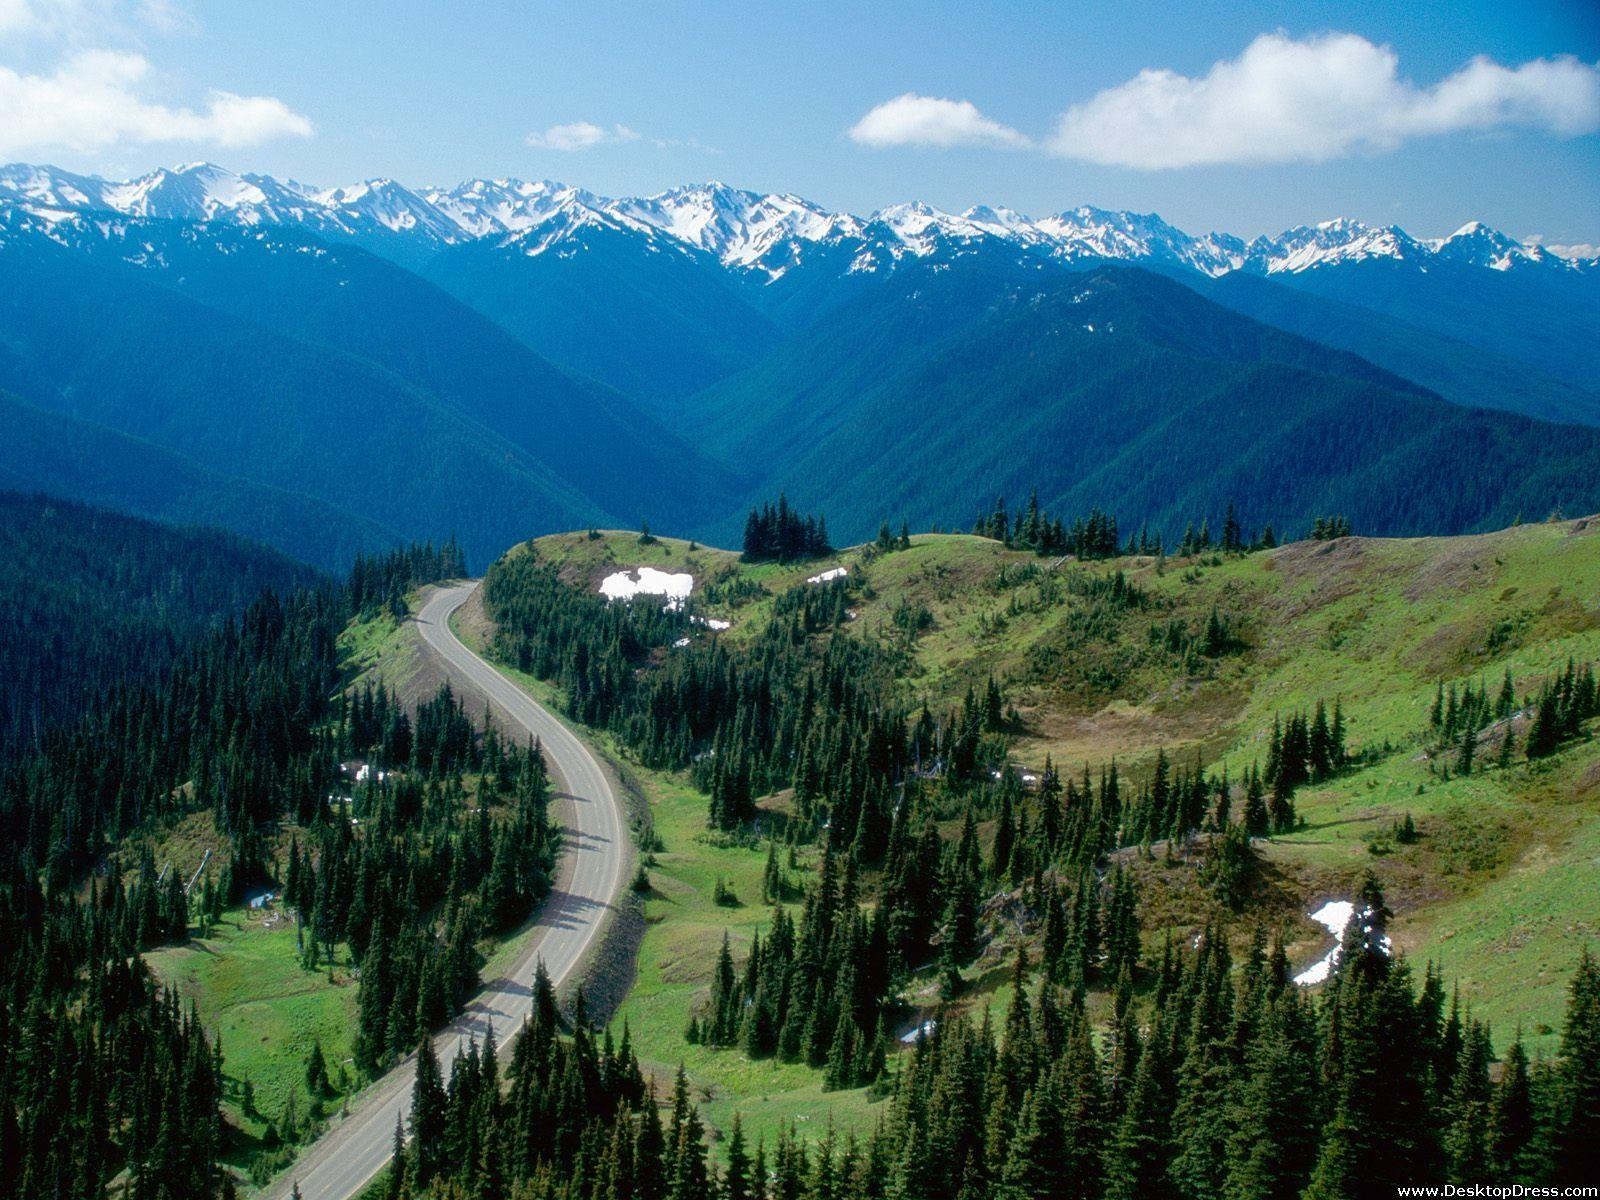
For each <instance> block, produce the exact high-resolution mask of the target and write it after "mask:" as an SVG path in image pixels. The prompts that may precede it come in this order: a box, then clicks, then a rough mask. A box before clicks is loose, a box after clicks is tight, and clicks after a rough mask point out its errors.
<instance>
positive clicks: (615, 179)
mask: <svg viewBox="0 0 1600 1200" xmlns="http://www.w3.org/2000/svg"><path fill="white" fill-rule="evenodd" d="M1402 9H1403V10H1405V11H1401V10H1402ZM1478 56H1485V57H1486V59H1487V60H1488V61H1487V62H1483V63H1479V64H1478V66H1477V67H1472V66H1470V65H1469V64H1470V63H1471V62H1472V61H1473V60H1474V59H1475V58H1477V57H1478ZM1560 56H1571V57H1570V58H1566V59H1562V58H1561V57H1560ZM1219 63H1221V64H1224V65H1223V66H1222V67H1221V68H1220V69H1217V71H1216V73H1214V68H1216V64H1219ZM1597 63H1600V5H1596V4H1594V3H1592V2H1590V0H1550V2H1532V3H1523V4H1518V5H1512V4H1509V3H1474V2H1470V0H1469V2H1455V3H1427V4H1414V5H1406V6H1399V5H1394V4H1392V3H1390V4H1380V3H1357V2H1348V0H1347V2H1342V3H1331V2H1330V3H1303V4H1297V5H1293V6H1285V5H1282V4H1266V3H1254V2H1250V0H1245V2H1235V3H1228V4H1212V3H1194V4H1188V5H1181V6H1180V5H1171V4H1149V3H1138V2H1132V0H1123V2H1119V3H1112V4H1094V5H1088V4H1066V3H1041V2H1028V3H1020V2H1018V3H1009V4H982V3H979V4H974V3H971V2H968V3H962V4H955V3H942V2H924V3H919V4H909V3H898V2H890V3H877V4H872V5H843V4H837V3H826V2H823V3H812V4H806V5H800V4H793V3H790V4H782V5H778V4H765V3H757V2H753V0H752V2H747V3H741V4H733V3H727V2H724V3H717V4H711V3H671V2H668V0H660V2H658V3H653V4H649V5H633V4H604V3H591V4H572V3H570V2H569V3H562V4H542V3H534V4H528V3H523V4H504V3H494V4H476V5H472V6H470V8H469V7H468V6H465V5H460V4H450V5H446V4H426V3H417V2H414V0H398V2H396V0H391V2H389V3H384V4H373V3H365V2H361V0H340V3H337V4H333V5H329V4H327V3H325V2H319V3H309V2H305V0H274V2H273V3H270V4H248V5H247V4H241V3H209V4H208V3H198V2H193V0H191V2H190V3H187V4H184V3H183V2H182V0H0V158H4V159H7V160H17V159H21V160H27V161H49V162H55V163H58V164H59V165H62V166H65V167H69V168H74V169H80V170H88V171H94V172H97V173H101V174H106V175H110V176H123V175H127V174H135V173H139V172H142V171H144V170H147V169H149V168H151V167H153V166H157V165H162V164H170V163H174V162H179V161H186V160H190V159H195V158H206V159H210V160H213V161H216V162H220V163H222V164H223V165H225V166H229V167H232V168H234V169H236V170H255V171H265V172H269V173H272V174H278V175H286V176H293V177H296V178H300V179H303V180H306V181H309V182H316V183H343V182H351V181H354V180H356V179H360V178H366V177H372V176H379V175H383V176H391V177H393V178H396V179H399V180H401V181H403V182H406V183H410V184H426V183H449V182H454V181H456V180H458V179H461V178H465V177H469V176H473V175H490V176H503V175H515V176H519V177H523V178H556V179H563V180H566V181H569V182H573V183H579V184H582V185H584V186H587V187H590V188H593V189H595V190H597V191H601V192H606V193H613V194H615V193H636V192H648V191H654V190H658V189H660V188H663V187H666V186H670V185H672V184H674V183H682V182H688V181H696V180H703V179H708V178H718V179H723V180H726V181H727V182H730V183H734V184H738V185H741V186H746V187H751V188H756V189H762V190H782V191H792V192H798V193H800V194H803V195H806V196H809V197H811V198H813V199H815V200H818V201H820V202H822V203H824V204H827V205H829V206H832V207H838V208H847V209H851V210H854V211H858V212H864V211H868V210H871V209H873V208H876V207H879V206H882V205H884V204H887V203H891V202H894V201H897V200H907V199H923V200H927V201H929V202H931V203H934V204H938V205H940V206H942V207H947V208H956V209H959V208H964V207H966V206H968V205H971V204H975V203H980V202H982V203H992V204H1003V205H1009V206H1011V207H1014V208H1017V209H1020V210H1022V211H1024V212H1028V213H1031V214H1035V215H1037V214H1040V213H1044V212H1048V211H1051V210H1059V209H1062V208H1066V207H1070V206H1074V205H1077V204H1080V203H1089V204H1095V205H1099V206H1102V207H1110V208H1132V209H1136V210H1141V211H1150V210H1153V211H1156V212H1159V213H1161V214H1162V215H1163V216H1165V217H1166V218H1167V219H1168V220H1170V221H1172V222H1173V223H1175V224H1177V225H1179V226H1182V227H1184V228H1187V229H1190V230H1195V231H1199V230H1204V229H1225V230H1228V231H1231V232H1236V233H1240V234H1243V235H1252V234H1256V233H1261V232H1276V231H1277V230H1279V229H1281V228H1283V227H1285V226H1287V225H1291V224H1295V223H1298V222H1301V221H1314V220H1319V219H1323V218H1326V217H1330V216H1335V215H1348V216H1355V217H1359V218H1361V219H1364V220H1367V221H1372V222H1396V223H1399V224H1401V225H1404V226H1406V227H1407V228H1408V229H1411V230H1412V231H1413V232H1416V233H1419V234H1424V235H1428V234H1440V233H1447V232H1449V231H1450V230H1452V229H1454V228H1456V227H1457V226H1459V225H1460V224H1462V223H1464V222H1465V221H1467V220H1469V219H1474V218H1477V219H1482V220H1485V221H1487V222H1489V223H1490V224H1492V225H1495V226H1497V227H1500V228H1503V229H1505V230H1506V231H1507V232H1509V233H1512V234H1513V235H1515V236H1518V237H1532V236H1537V237H1540V238H1543V239H1544V240H1546V241H1549V242H1555V243H1567V244H1571V243H1590V244H1593V243H1597V242H1600V134H1597V133H1596V132H1595V130H1596V128H1600V82H1597V81H1600V70H1597V68H1596V64H1597ZM1153 70H1159V71H1165V72H1170V73H1171V74H1170V75H1165V76H1161V77H1159V78H1157V79H1155V80H1154V81H1152V80H1149V79H1146V81H1145V82H1144V83H1142V84H1141V83H1139V82H1138V78H1139V76H1140V72H1144V71H1153ZM219 93H221V94H224V95H219ZM897 98H898V101H897ZM891 102H894V103H891ZM885 105H889V106H890V107H887V108H884V107H881V106H885ZM1174 106H1175V107H1174ZM1169 109H1171V110H1172V111H1173V112H1177V113H1178V115H1177V116H1176V117H1174V116H1173V115H1172V112H1169V111H1168V110H1169ZM869 114H870V116H869ZM1064 114H1065V115H1066V116H1065V118H1064ZM852 130H854V131H855V135H854V136H852V133H851V131H852ZM530 136H531V139H532V140H531V142H530ZM579 146H581V147H582V148H574V147H579Z"/></svg>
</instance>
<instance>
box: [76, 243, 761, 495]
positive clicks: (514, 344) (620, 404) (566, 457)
mask: <svg viewBox="0 0 1600 1200" xmlns="http://www.w3.org/2000/svg"><path fill="white" fill-rule="evenodd" d="M103 228H104V227H102V229H103ZM102 229H97V230H96V231H95V232H94V233H93V234H92V235H90V236H86V237H80V238H79V239H78V240H77V241H76V242H75V243H74V247H75V248H76V249H78V250H80V251H81V252H84V253H87V254H91V255H93V256H95V257H96V258H97V259H99V260H102V261H105V260H111V261H117V260H121V261H133V262H136V263H137V265H139V266H140V267H141V268H142V269H143V270H145V271H146V272H148V273H149V274H151V275H152V276H154V277H156V278H157V279H158V280H159V281H160V282H161V283H162V284H164V285H166V286H168V287H172V288H175V289H177V290H179V291H181V292H183V293H184V294H185V295H186V296H190V297H193V298H194V299H196V300H199V301H201V302H203V303H205V304H206V305H208V306H209V307H212V308H217V309H221V310H223V311H225V312H229V313H231V314H233V315H234V316H237V317H239V318H241V319H244V320H248V321H251V322H253V323H256V324H260V325H264V326H268V327H270V328H271V329H273V330H274V331H276V332H278V333H281V334H285V335H287V336H289V337H292V338H294V339H296V340H298V341H303V342H307V343H312V344H315V345H318V346H322V347H326V348H328V349H330V350H334V351H337V352H338V353H340V354H343V355H349V356H351V357H353V358H360V359H364V360H366V361H367V362H370V363H372V364H373V365H374V366H376V367H378V368H381V369H382V370H383V371H385V372H387V373H390V374H392V375H395V376H398V377H399V378H400V379H403V380H404V381H405V382H406V383H407V384H409V385H411V386H412V387H414V388H415V389H417V390H418V391H419V392H421V393H422V394H424V395H425V396H427V397H428V398H430V399H431V400H433V401H435V402H437V403H439V404H440V405H441V406H442V407H443V408H445V409H446V410H447V411H450V412H453V413H458V414H460V415H461V416H462V417H464V418H466V419H467V420H469V421H471V422H474V423H475V424H478V425H481V426H483V427H484V428H485V429H487V430H488V431H490V432H491V433H492V434H494V435H495V436H497V437H499V438H503V439H505V440H506V441H507V442H510V443H511V444H512V445H514V446H515V447H517V448H518V449H519V450H520V451H522V452H524V453H526V454H527V455H528V456H529V457H530V458H531V459H532V460H534V461H537V462H538V463H540V464H541V465H543V466H545V467H547V468H548V469H549V470H550V471H551V472H553V473H554V474H555V475H556V476H558V477H559V478H560V480H561V481H562V484H563V485H564V486H565V487H566V488H567V489H569V490H570V491H572V492H575V493H577V494H579V495H581V496H583V497H584V498H585V499H587V500H589V501H592V502H593V503H594V504H595V505H596V507H598V508H599V509H600V510H601V511H604V512H606V513H609V514H612V515H614V516H615V517H617V518H619V519H622V520H628V521H633V520H637V519H638V518H639V517H641V516H644V517H649V518H652V519H654V520H656V521H658V522H670V523H688V524H692V523H693V522H695V521H696V520H699V519H703V518H704V517H705V516H706V515H707V513H708V512H709V511H712V510H716V511H718V512H720V510H721V509H722V508H723V507H725V506H726V504H727V503H728V500H729V495H728V493H727V491H726V487H725V481H724V480H723V479H722V477H721V472H720V471H719V469H718V468H717V467H716V466H714V465H713V464H712V463H711V462H710V461H708V460H706V459H705V458H704V457H703V456H702V455H700V453H699V452H698V451H696V450H695V449H693V448H692V447H691V446H689V445H688V444H687V443H685V442H682V441H679V440H678V439H677V438H676V437H675V436H674V435H673V434H672V433H670V432H669V431H668V430H667V429H666V428H665V427H663V426H661V425H660V424H658V423H657V422H655V421H654V420H652V419H651V418H650V417H649V416H648V415H647V414H646V413H645V412H643V411H642V410H641V409H640V408H639V407H638V406H636V405H635V404H633V403H632V402H631V400H629V399H628V398H627V397H625V396H623V395H622V394H621V393H619V392H616V391H614V390H612V389H609V388H607V387H604V386H601V385H598V384H596V383H595V382H593V381H592V380H589V379H584V378H575V377H574V376H573V375H572V374H570V373H569V372H567V371H563V370H560V369H558V368H556V367H554V366H553V365H552V364H551V363H550V362H549V361H547V360H546V359H544V358H542V357H540V356H539V355H538V354H536V353H534V352H533V351H531V350H530V349H529V347H528V345H527V344H526V342H524V341H522V340H518V339H517V338H516V337H513V336H512V335H511V334H510V333H508V332H507V331H506V329H504V328H502V327H501V326H500V325H498V324H496V323H494V322H493V321H491V320H488V319H485V317H484V315H483V314H482V313H480V312H479V311H476V310H475V309H473V308H471V307H468V306H467V305H466V304H463V303H461V302H460V301H459V300H457V299H455V298H453V297H451V296H450V295H448V294H446V293H445V292H444V291H442V290H441V289H439V288H438V287H435V286H434V285H433V284H431V283H428V282H426V281H425V280H423V279H420V278H418V277H417V276H416V275H415V274H413V273H411V272H409V271H407V270H404V269H402V268H400V267H397V266H396V265H394V264H393V263H390V262H388V261H386V260H384V259H381V258H378V257H375V256H374V255H371V254H368V253H365V252H363V251H361V250H359V249H357V248H353V247H348V246H337V245H335V246H329V245H327V244H326V243H324V242H322V241H321V240H319V239H317V238H313V237H310V236H308V235H306V234H305V233H304V232H303V231H301V230H296V229H270V230H261V229H240V228H238V227H235V226H229V225H203V226H195V225H189V224H182V223H176V222H164V221H158V222H135V223H132V224H129V225H128V226H127V227H126V228H125V229H119V230H111V231H109V232H102ZM722 290H726V287H725V286H724V288H723V289H722ZM539 292H540V289H539V288H538V287H537V284H536V283H535V284H534V286H533V287H531V288H524V289H523V293H524V294H533V295H538V294H539ZM608 333H609V334H611V335H612V336H609V337H608V338H606V339H605V340H604V341H603V342H602V343H601V346H600V349H601V352H602V353H606V352H607V350H606V348H607V347H610V348H612V349H613V350H616V351H622V350H623V349H624V348H625V347H627V346H628V345H629V344H630V340H629V338H628V334H627V330H626V329H625V328H622V327H616V328H613V329H611V330H609V331H608ZM713 340H714V341H715V342H716V343H717V344H727V345H730V346H737V345H740V344H743V343H747V342H748V339H742V338H740V337H738V336H736V334H735V333H733V332H731V331H730V332H725V333H723V334H719V335H717V336H716V337H715V338H714V339H713ZM653 349H657V350H660V349H662V348H661V347H653ZM691 484H692V485H693V486H689V485H691Z"/></svg>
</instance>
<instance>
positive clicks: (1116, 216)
mask: <svg viewBox="0 0 1600 1200" xmlns="http://www.w3.org/2000/svg"><path fill="white" fill-rule="evenodd" d="M0 200H3V202H4V203H5V204H6V205H7V206H9V207H14V208H17V209H20V210H22V211H24V212H27V213H30V214H32V215H33V216H35V217H37V218H40V219H41V220H44V221H46V222H50V223H55V222H59V221H63V220H67V219H70V218H72V217H74V216H81V215H86V214H94V213H118V214H121V215H123V216H131V217H145V218H153V219H159V220H182V221H224V222H229V223H234V224H240V225H303V226H306V227H307V228H309V229H311V230H313V231H314V232H317V233H319V234H323V235H326V236H332V237H340V238H348V239H350V240H354V241H358V242H362V243H364V244H368V245H369V248H375V249H381V248H382V247H384V246H385V245H388V246H390V247H391V248H392V249H393V250H394V251H395V252H397V253H401V254H403V255H405V256H407V257H415V256H416V255H418V254H424V255H425V254H426V253H429V252H432V251H435V250H438V249H440V248H442V247H444V246H447V245H456V244H460V243H463V242H471V241H478V240H481V239H491V240H496V241H502V242H515V243H516V244H518V246H519V247H520V248H521V249H522V250H523V252H525V253H527V254H530V255H537V254H542V253H546V252H549V251H559V250H561V249H562V248H563V246H565V245H567V244H568V243H569V242H570V240H571V239H572V238H573V237H574V235H575V234H576V233H577V232H578V231H581V230H583V229H586V228H593V227H605V228H611V229H617V230H624V231H627V232H630V233H632V234H635V235H637V236H641V237H644V238H646V239H649V240H651V241H653V242H655V243H656V244H657V245H659V246H661V247H669V248H673V249H677V250H680V251H683V252H685V253H698V254H706V255H710V256H711V257H713V258H715V259H716V260H717V261H719V262H720V263H722V264H723V265H724V266H726V267H729V268H731V269H734V270H738V271H745V272H752V273H757V274H763V275H765V276H766V277H767V278H768V279H770V280H775V279H777V278H779V277H781V276H782V275H783V274H784V273H785V271H787V270H788V269H790V268H791V267H793V266H794V265H797V264H798V263H800V262H802V261H803V260H804V259H805V258H806V257H807V255H808V254H810V253H812V252H814V251H815V250H817V249H818V248H821V247H834V246H847V247H849V248H850V249H852V250H853V251H855V254H854V255H853V257H851V259H850V261H849V267H848V269H849V270H851V271H874V270H879V269H882V268H883V267H885V266H890V265H892V264H893V263H895V262H898V261H899V260H901V259H903V258H907V257H910V258H926V257H928V256H930V255H935V254H938V253H941V252H950V251H957V252H959V251H961V250H963V249H971V248H973V247H975V246H978V245H982V244H985V243H991V242H996V243H1001V244H1006V245H1010V246H1012V247H1015V248H1017V249H1021V250H1025V251H1027V252H1029V253H1031V254H1036V255H1039V256H1040V257H1043V258H1047V259H1054V260H1057V261H1064V262H1075V261H1082V260H1087V259H1094V260H1102V259H1118V260H1124V261H1129V262H1136V263H1142V264H1157V265H1171V266H1180V267H1186V268H1189V269H1191V270H1195V271H1199V272H1200V273H1202V274H1204V275H1208V276H1212V277H1217V276H1221V275H1227V274H1230V273H1232V272H1234V271H1245V272H1249V273H1253V274H1259V275H1282V274H1291V275H1293V274H1299V273H1302V272H1305V271H1314V270H1317V269H1319V268H1322V267H1327V266H1332V265H1335V264H1343V263H1351V262H1364V261H1369V260H1385V259H1386V260H1391V261H1397V262H1407V263H1413V264H1418V265H1426V264H1428V263H1430V262H1434V261H1439V262H1450V263H1456V264H1463V265H1469V266H1476V267H1481V268H1484V269H1488V270H1495V271H1507V270H1512V269H1524V268H1530V269H1531V268H1542V269H1545V270H1552V271H1564V272H1565V271H1570V272H1593V271H1596V270H1600V259H1567V258H1562V257H1560V256H1559V255H1556V254H1554V253H1551V252H1550V251H1548V250H1546V249H1544V248H1543V247H1541V246H1538V245H1535V244H1530V243H1523V242H1519V241H1517V240H1516V239H1514V238H1512V237H1510V236H1508V235H1506V234H1504V233H1501V232H1499V231H1497V230H1493V229H1490V228H1489V227H1487V226H1485V225H1483V224H1482V223H1480V222H1478V221H1471V222H1468V223H1467V224H1465V225H1463V226H1462V227H1461V228H1460V229H1458V230H1457V231H1456V232H1455V233H1453V234H1451V235H1449V236H1448V237H1442V238H1422V237H1414V236H1412V235H1411V234H1409V233H1407V232H1406V231H1405V230H1403V229H1400V228H1399V227H1398V226H1393V225H1390V226H1372V225H1368V224H1366V223H1364V222H1361V221H1358V220H1354V219H1350V218H1338V219H1334V220H1327V221H1322V222H1319V223H1316V224H1313V225H1298V226H1295V227H1294V228H1291V229H1288V230H1285V231H1284V232H1283V233H1281V234H1279V235H1277V236H1275V237H1256V238H1253V239H1251V240H1249V241H1246V240H1244V239H1242V238H1239V237H1235V236H1233V235H1231V234H1227V233H1207V234H1202V235H1199V236H1196V235H1192V234H1189V233H1186V232H1184V231H1183V230H1180V229H1177V228H1176V227H1174V226H1172V225H1170V224H1168V223H1167V222H1166V221H1164V220H1162V219H1161V218H1160V217H1159V216H1156V215H1155V214H1153V213H1147V214H1140V213H1132V212H1121V211H1110V210H1105V209H1099V208H1093V207H1090V206H1087V205H1084V206H1079V207H1076V208H1070V209H1066V210H1063V211H1061V212H1059V213H1052V214H1049V215H1047V216H1044V217H1040V218H1033V217H1029V216H1025V215H1023V214H1021V213H1018V212H1015V211H1013V210H1011V209H1007V208H997V207H989V206H987V205H982V206H977V207H973V208H969V209H967V210H966V211H965V212H962V213H950V212H945V211H943V210H941V209H938V208H935V207H933V206H932V205H928V204H924V203H921V202H915V203H906V204H895V205H891V206H889V207H887V208H884V209H881V210H879V211H878V212H875V213H872V214H870V215H869V216H866V217H859V216H854V215H852V214H849V213H841V212H831V211H829V210H827V209H826V208H823V207H822V206H821V205H818V204H815V203H813V202H811V201H809V200H806V199H803V198H801V197H799V196H794V195H787V194H763V193H759V192H752V191H746V190H743V189H740V188H735V187H730V186H728V185H727V184H724V183H719V182H715V181H712V182H708V183H704V184H696V185H689V186H684V187H676V188H671V189H668V190H667V191H664V192H660V193H658V194H656V195H653V196H634V197H606V196H600V195H597V194H596V193H594V192H590V191H586V190H585V189H583V188H578V187H571V186H568V185H567V184H564V183H557V182H553V181H550V180H543V181H539V182H532V183H530V182H524V181H522V180H518V179H496V180H485V179H473V180H468V181H466V182H464V183H460V184H457V185H456V186H454V187H451V188H423V189H420V190H413V189H410V188H407V187H405V186H403V185H401V184H399V183H396V182H395V181H393V180H389V179H374V180H367V181H364V182H361V183H357V184H353V185H349V186H340V187H329V188H317V187H310V186H307V185H305V184H301V183H297V182H294V181H283V180H277V179H273V178H271V177H268V176H264V175H253V174H245V175H237V174H234V173H233V172H231V171H228V170H225V169H223V168H221V167H218V166H214V165H212V164H210V163H191V164H187V165H184V166H179V167H175V168H171V169H165V168H164V169H161V170H157V171H154V172H151V173H150V174H148V175H144V176H140V177H139V178H137V179H131V180H127V181H123V182H113V181H107V180H103V179H98V178H94V177H89V176H83V175H76V174H73V173H71V172H68V171H63V170H60V169H58V168H56V167H51V166H32V165H29V164H24V163H18V164H12V165H10V166H6V167H3V168H0Z"/></svg>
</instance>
